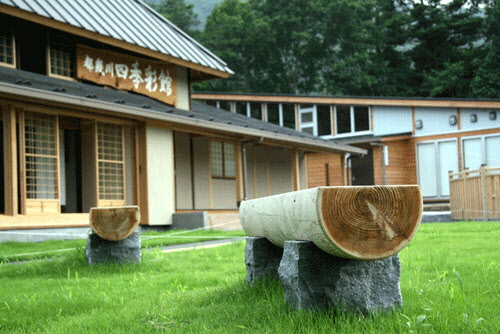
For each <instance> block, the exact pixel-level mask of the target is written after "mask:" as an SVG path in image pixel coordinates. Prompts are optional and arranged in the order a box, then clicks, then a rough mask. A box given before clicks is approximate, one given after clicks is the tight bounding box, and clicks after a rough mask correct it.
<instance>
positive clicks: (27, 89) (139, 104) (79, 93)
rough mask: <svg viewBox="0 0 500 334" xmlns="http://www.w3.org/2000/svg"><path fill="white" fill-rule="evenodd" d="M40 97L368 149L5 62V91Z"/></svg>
mask: <svg viewBox="0 0 500 334" xmlns="http://www.w3.org/2000/svg"><path fill="white" fill-rule="evenodd" d="M2 93H4V94H9V95H11V94H14V95H18V96H22V97H24V98H29V99H30V100H33V99H34V98H35V97H37V98H40V99H44V100H50V101H53V102H58V103H70V104H73V105H77V106H83V107H91V108H95V109H96V111H97V110H107V111H112V112H117V113H120V114H123V115H124V116H128V117H131V116H132V117H134V118H141V119H155V120H160V121H165V122H169V123H174V124H175V123H177V124H184V125H189V126H193V127H196V128H199V129H200V130H204V131H220V132H225V133H229V134H232V135H233V136H236V137H240V138H241V137H242V136H243V137H252V138H255V137H257V138H263V139H265V140H267V141H270V142H272V143H276V144H277V146H279V145H280V144H281V145H282V146H284V145H289V146H293V147H300V148H301V149H308V150H311V151H320V152H349V153H353V154H366V150H363V149H360V148H357V147H352V146H347V145H342V144H336V143H333V142H330V141H327V140H324V139H321V138H318V137H315V136H313V135H310V134H307V133H304V132H298V131H295V130H292V129H288V128H284V127H281V126H278V125H275V124H272V123H268V122H263V121H261V120H257V119H254V118H248V117H246V116H243V115H239V114H236V113H232V112H229V111H225V110H222V109H218V108H214V107H211V106H208V105H205V104H202V103H198V102H193V103H192V110H191V111H188V110H182V109H178V108H174V107H172V106H169V105H167V104H164V103H162V102H160V101H157V100H155V99H152V98H149V97H147V96H144V95H139V94H134V93H129V92H125V91H119V90H114V89H107V88H102V87H100V86H96V85H91V84H85V83H81V82H76V81H68V80H62V79H58V78H53V77H49V76H45V75H42V74H37V73H32V72H27V71H22V70H17V69H12V68H8V67H3V66H0V94H2Z"/></svg>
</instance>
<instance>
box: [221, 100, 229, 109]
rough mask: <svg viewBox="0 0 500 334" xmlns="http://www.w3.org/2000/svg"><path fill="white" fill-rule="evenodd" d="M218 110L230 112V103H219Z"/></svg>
mask: <svg viewBox="0 0 500 334" xmlns="http://www.w3.org/2000/svg"><path fill="white" fill-rule="evenodd" d="M219 108H220V109H224V110H227V111H231V103H229V101H219Z"/></svg>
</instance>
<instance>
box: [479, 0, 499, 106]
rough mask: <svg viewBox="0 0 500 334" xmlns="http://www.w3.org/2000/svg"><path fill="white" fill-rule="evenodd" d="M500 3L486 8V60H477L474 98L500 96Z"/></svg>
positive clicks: (484, 33) (484, 45)
mask: <svg viewBox="0 0 500 334" xmlns="http://www.w3.org/2000/svg"><path fill="white" fill-rule="evenodd" d="M498 22H500V2H498V1H491V2H489V3H488V4H487V7H486V20H485V24H484V30H483V35H484V44H483V47H484V58H478V59H475V61H476V63H477V65H478V69H477V71H476V73H475V76H474V79H473V80H472V96H474V97H479V98H495V99H498V98H499V96H500V66H499V64H500V25H499V24H498Z"/></svg>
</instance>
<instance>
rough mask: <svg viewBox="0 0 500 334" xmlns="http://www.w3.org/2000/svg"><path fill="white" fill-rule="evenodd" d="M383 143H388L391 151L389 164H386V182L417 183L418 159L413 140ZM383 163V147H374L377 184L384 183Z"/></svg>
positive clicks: (385, 143) (389, 183)
mask: <svg viewBox="0 0 500 334" xmlns="http://www.w3.org/2000/svg"><path fill="white" fill-rule="evenodd" d="M388 139H390V138H388ZM383 144H384V145H387V147H388V152H389V165H388V166H385V175H386V184H388V185H398V184H417V167H416V166H417V161H416V153H415V144H414V143H413V141H412V140H410V139H404V140H395V141H383ZM383 163H384V161H383V156H382V147H380V146H377V147H374V151H373V165H374V166H373V167H374V168H373V169H374V173H375V184H383V169H382V168H383Z"/></svg>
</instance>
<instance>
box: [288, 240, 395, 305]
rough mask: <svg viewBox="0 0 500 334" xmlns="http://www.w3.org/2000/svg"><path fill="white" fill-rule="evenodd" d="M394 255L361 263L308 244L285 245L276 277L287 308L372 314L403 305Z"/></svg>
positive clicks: (310, 243) (301, 242) (295, 242)
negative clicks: (282, 289)
mask: <svg viewBox="0 0 500 334" xmlns="http://www.w3.org/2000/svg"><path fill="white" fill-rule="evenodd" d="M400 267H401V266H400V262H399V258H398V256H397V255H394V256H392V257H390V258H387V259H383V260H377V261H360V260H352V259H345V258H340V257H336V256H333V255H330V254H328V253H325V252H323V251H322V250H320V249H319V248H317V247H316V246H315V245H314V244H313V243H312V242H309V241H286V242H285V247H284V252H283V258H282V260H281V263H280V266H279V269H278V273H279V277H280V278H281V280H282V283H283V287H284V290H285V299H286V301H287V302H288V304H289V305H290V306H291V307H292V308H294V309H299V310H306V309H326V308H334V309H336V310H339V311H341V312H357V313H362V314H373V313H375V312H378V311H389V310H392V309H395V308H398V307H401V305H402V296H401V289H400V285H399V277H400Z"/></svg>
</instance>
